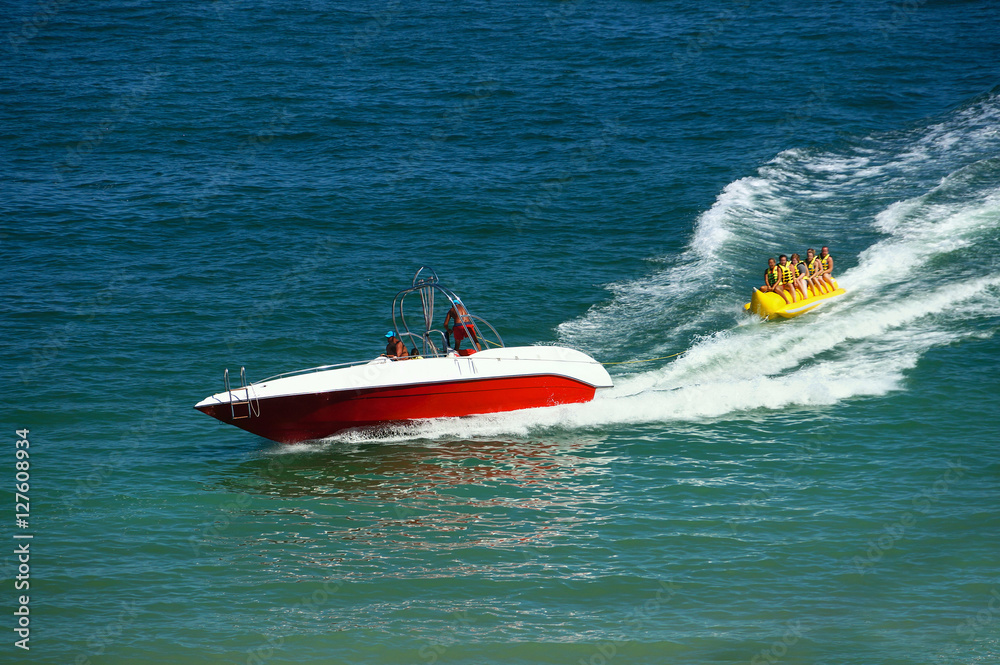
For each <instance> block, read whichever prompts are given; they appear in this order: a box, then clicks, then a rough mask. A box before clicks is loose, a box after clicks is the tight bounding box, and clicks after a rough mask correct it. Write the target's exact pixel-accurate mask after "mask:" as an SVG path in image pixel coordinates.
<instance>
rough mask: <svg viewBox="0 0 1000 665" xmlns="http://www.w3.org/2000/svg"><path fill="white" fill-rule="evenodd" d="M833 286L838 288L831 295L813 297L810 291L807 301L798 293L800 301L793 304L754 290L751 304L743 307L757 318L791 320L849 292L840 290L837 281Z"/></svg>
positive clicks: (773, 295) (822, 294)
mask: <svg viewBox="0 0 1000 665" xmlns="http://www.w3.org/2000/svg"><path fill="white" fill-rule="evenodd" d="M833 285H834V286H836V287H837V288H836V289H834V290H833V291H831V292H830V293H821V294H820V295H812V292H811V291H810V296H809V297H808V298H806V299H805V300H803V299H802V294H801V293H799V292H796V295H798V296H799V299H798V300H797V301H796V302H792V303H788V302H785V299H784V298H782V297H781V296H779V295H778V294H777V293H764V292H762V291H760V290H758V289H754V290H753V296H752V297H751V298H750V302H748V303H747V304H745V305H743V309H745V310H748V311H750V312H753V313H754V314H756V315H757V316H761V317H763V318H765V319H774V318H777V317H781V318H784V319H790V318H792V317H795V316H798V315H799V314H805V313H806V312H808V311H809V310H811V309H815V308H817V307H819V306H820V305H822V304H823V303H825V302H827V301H829V300H832V299H833V298H836V297H837V296H842V295H844V294H845V293H847V291H845V290H844V289H842V288H840V285H839V284H837V280H833Z"/></svg>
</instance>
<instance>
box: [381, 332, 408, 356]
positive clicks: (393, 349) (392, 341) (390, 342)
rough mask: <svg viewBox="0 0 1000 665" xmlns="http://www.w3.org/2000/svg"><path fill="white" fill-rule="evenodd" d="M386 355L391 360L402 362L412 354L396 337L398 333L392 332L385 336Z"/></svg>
mask: <svg viewBox="0 0 1000 665" xmlns="http://www.w3.org/2000/svg"><path fill="white" fill-rule="evenodd" d="M385 339H386V343H385V355H386V356H387V357H389V358H393V359H396V360H402V359H403V358H409V357H410V354H409V353H408V352H407V351H406V345H405V344H403V342H402V340H400V339H399V338H398V337H396V333H395V332H394V331H392V330H390V331H389V332H387V333H386V334H385Z"/></svg>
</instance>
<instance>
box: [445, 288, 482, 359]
mask: <svg viewBox="0 0 1000 665" xmlns="http://www.w3.org/2000/svg"><path fill="white" fill-rule="evenodd" d="M449 321H454V322H455V325H454V327H453V328H449V327H448V322H449ZM444 329H445V331H446V332H448V333H449V334H451V335H452V338H453V339H454V345H455V350H456V351H458V347H459V346H460V345H461V344H462V340H463V339H465V338H466V337H468V338H469V341H470V342H472V346H473V347H474V348H475V349H476V351H480V350H481V349H480V348H479V342H477V341H476V329H475V327H474V326H473V325H472V317H470V316H469V310H467V309H465V305H463V304H462V303H461V301H460V300H459V299H458V298H454V299H452V301H451V309H449V310H448V314H447V315H446V316H445V317H444Z"/></svg>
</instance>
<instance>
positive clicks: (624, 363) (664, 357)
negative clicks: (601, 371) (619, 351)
mask: <svg viewBox="0 0 1000 665" xmlns="http://www.w3.org/2000/svg"><path fill="white" fill-rule="evenodd" d="M683 353H686V352H685V351H681V352H680V353H674V354H672V355H669V356H661V357H659V358H646V359H645V360H622V361H621V362H616V363H601V364H602V365H630V364H632V363H651V362H655V361H657V360H666V359H667V358H676V357H677V356H679V355H681V354H683Z"/></svg>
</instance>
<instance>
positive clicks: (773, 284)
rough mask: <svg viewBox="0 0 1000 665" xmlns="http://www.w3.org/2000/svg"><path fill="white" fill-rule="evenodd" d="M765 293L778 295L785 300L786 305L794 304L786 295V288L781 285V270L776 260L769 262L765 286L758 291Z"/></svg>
mask: <svg viewBox="0 0 1000 665" xmlns="http://www.w3.org/2000/svg"><path fill="white" fill-rule="evenodd" d="M758 290H759V291H762V292H764V293H777V294H778V295H779V296H781V297H782V298H784V299H785V302H786V303H790V302H792V301H791V300H789V299H788V296H786V295H785V287H784V285H783V284H782V283H781V268H779V267H778V265H777V264H776V263H775V262H774V259H773V258H771V259H768V260H767V270H765V271H764V286H762V287H760V288H759V289H758Z"/></svg>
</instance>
